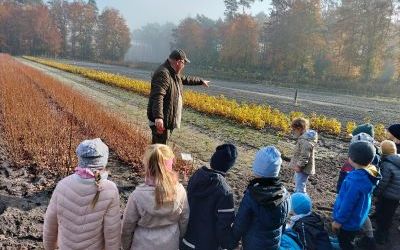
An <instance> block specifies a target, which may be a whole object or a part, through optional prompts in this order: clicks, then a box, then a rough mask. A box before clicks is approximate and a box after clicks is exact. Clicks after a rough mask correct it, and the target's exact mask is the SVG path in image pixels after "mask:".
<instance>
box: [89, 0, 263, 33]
mask: <svg viewBox="0 0 400 250" xmlns="http://www.w3.org/2000/svg"><path fill="white" fill-rule="evenodd" d="M97 5H98V7H99V10H100V11H102V10H103V8H104V7H113V8H115V9H118V10H119V11H120V12H121V13H122V15H123V16H124V18H125V19H126V20H127V22H128V25H129V28H130V29H131V30H133V29H138V28H140V27H142V26H144V25H145V24H147V23H154V22H158V23H160V24H163V23H165V22H167V21H169V22H173V23H175V24H177V23H179V21H180V20H182V19H184V18H186V17H195V16H196V14H203V15H205V16H207V17H209V18H211V19H218V18H220V17H221V18H223V17H224V10H225V5H224V1H223V0H169V1H168V0H97ZM261 11H264V12H265V13H269V11H270V0H264V1H263V2H259V1H257V2H256V3H254V4H253V6H252V8H251V9H250V10H248V11H247V12H248V13H250V14H254V15H255V14H257V13H259V12H261Z"/></svg>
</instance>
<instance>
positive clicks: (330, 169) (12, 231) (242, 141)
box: [0, 59, 397, 249]
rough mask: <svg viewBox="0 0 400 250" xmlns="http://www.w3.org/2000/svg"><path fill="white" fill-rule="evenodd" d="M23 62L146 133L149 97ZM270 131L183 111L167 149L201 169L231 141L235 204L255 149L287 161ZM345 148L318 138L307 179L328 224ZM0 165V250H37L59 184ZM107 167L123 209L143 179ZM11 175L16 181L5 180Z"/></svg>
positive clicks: (288, 146)
mask: <svg viewBox="0 0 400 250" xmlns="http://www.w3.org/2000/svg"><path fill="white" fill-rule="evenodd" d="M21 61H22V62H24V63H26V64H28V65H30V66H32V67H35V68H37V69H38V70H41V71H43V72H45V73H46V74H49V75H51V76H53V77H55V78H57V79H59V80H60V81H61V82H62V83H63V84H66V85H68V86H71V87H72V88H74V89H76V90H78V91H80V92H82V93H84V94H85V95H87V96H88V97H90V98H93V99H94V100H96V101H98V102H100V103H101V104H103V105H104V106H105V107H106V108H107V109H108V110H109V111H110V112H115V113H118V114H120V115H121V117H123V118H125V119H126V121H128V122H131V123H134V124H135V125H137V126H140V127H142V128H144V129H146V131H148V128H147V121H146V106H147V98H145V97H142V96H138V95H136V94H133V93H129V92H127V91H124V90H122V89H118V88H114V87H111V86H107V85H104V84H99V83H97V82H94V81H91V80H87V79H84V78H82V77H79V76H76V75H73V74H70V73H66V72H63V71H60V70H56V69H53V68H50V67H46V66H43V65H39V64H36V63H33V62H28V61H25V60H22V59H21ZM270 132H271V131H265V130H264V131H258V130H254V129H250V128H247V127H243V126H239V125H237V124H235V123H233V122H230V121H228V120H226V119H221V118H217V117H209V116H205V115H203V114H201V113H198V112H195V111H192V110H190V109H185V111H184V115H183V126H182V129H181V130H179V131H176V132H175V131H174V133H173V135H172V138H171V146H174V145H177V146H179V148H181V149H182V151H183V152H189V153H192V154H193V156H194V158H195V163H194V164H195V166H198V167H199V166H201V165H203V164H206V162H208V161H209V158H210V156H211V155H212V153H213V151H214V149H215V147H216V146H217V145H219V144H221V143H223V142H233V143H235V144H236V145H238V148H239V159H238V162H237V164H236V166H235V167H234V168H233V169H232V170H231V171H230V173H229V175H228V177H227V179H228V182H229V184H230V185H231V186H232V188H233V189H234V190H235V200H236V202H238V201H240V199H241V196H242V193H243V190H244V189H245V187H246V185H247V180H248V179H249V178H250V175H251V164H252V160H253V157H254V154H255V152H256V150H257V149H258V148H259V147H261V146H266V145H271V144H273V145H277V146H278V147H279V149H280V150H281V151H282V152H283V154H284V158H287V157H290V152H291V150H292V149H293V146H294V141H293V140H290V139H289V138H287V137H279V136H276V135H275V133H274V132H272V133H270ZM346 145H347V143H345V142H343V141H339V140H336V139H335V138H330V137H322V138H321V139H320V141H319V147H318V153H317V175H316V176H314V177H312V178H311V179H310V184H309V185H308V191H309V193H310V195H311V197H312V198H313V200H314V209H315V210H316V211H317V212H318V213H320V214H322V215H323V216H324V217H325V218H326V219H328V220H329V217H330V214H331V208H332V205H333V201H334V198H335V185H336V179H337V173H338V168H339V166H340V164H341V163H342V162H343V159H344V156H345V154H346V151H347V148H346ZM0 150H1V144H0ZM0 155H1V154H0ZM0 164H1V165H0V166H1V168H0V183H1V185H0V201H1V202H0V212H1V210H3V212H2V213H0V225H1V224H4V225H7V226H3V227H1V226H0V249H3V247H4V246H6V244H8V245H9V246H12V248H11V249H15V248H20V247H21V246H26V247H27V248H28V249H31V248H35V247H38V246H40V243H39V242H40V240H41V225H42V223H43V213H44V211H45V209H46V206H47V204H48V200H49V198H50V192H51V190H52V188H53V187H54V184H55V182H56V181H57V180H56V179H54V177H52V176H45V175H42V176H41V175H36V174H35V173H34V172H31V171H33V169H34V168H29V167H27V169H26V170H23V171H22V170H15V169H12V167H9V166H8V165H7V164H8V163H7V159H6V158H4V159H2V158H0ZM109 167H110V169H111V172H112V173H111V179H112V180H114V181H115V182H116V183H117V185H118V188H119V190H120V193H121V199H122V204H123V206H124V204H125V202H126V198H127V196H128V195H129V193H130V192H132V190H133V189H134V187H135V186H136V184H137V183H138V182H140V181H141V179H140V173H133V172H132V171H131V170H130V169H128V167H127V166H125V165H124V163H123V162H121V161H120V160H119V159H118V158H116V157H115V155H113V154H111V157H110V164H109ZM21 171H22V172H21ZM7 172H8V173H7ZM10 173H11V174H10ZM10 175H12V176H15V178H11V179H10V178H8V177H9V176H10ZM292 175H293V172H292V171H291V170H290V169H288V167H287V162H284V164H283V166H282V170H281V176H282V179H283V181H284V182H285V183H286V185H287V187H288V189H289V190H292V188H293V184H292V183H293V178H292ZM32 178H34V179H32ZM3 183H4V185H3ZM28 190H29V191H28ZM24 204H27V205H24ZM2 207H3V208H4V209H2ZM396 221H397V220H396ZM396 225H397V222H396ZM3 242H5V243H3ZM2 244H3V245H2ZM386 249H391V248H390V247H389V248H386ZM392 249H395V248H392Z"/></svg>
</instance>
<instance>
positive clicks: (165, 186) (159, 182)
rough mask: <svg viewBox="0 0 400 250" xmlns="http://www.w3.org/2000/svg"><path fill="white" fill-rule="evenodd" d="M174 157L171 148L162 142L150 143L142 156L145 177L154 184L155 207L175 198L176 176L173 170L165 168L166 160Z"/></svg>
mask: <svg viewBox="0 0 400 250" xmlns="http://www.w3.org/2000/svg"><path fill="white" fill-rule="evenodd" d="M174 157H175V155H174V152H172V150H171V148H170V147H168V146H166V145H163V144H153V145H150V146H149V147H148V148H147V150H146V152H145V154H144V157H143V163H144V166H145V170H146V178H150V179H152V181H153V182H154V186H155V199H156V208H160V207H161V206H163V205H164V204H166V203H170V202H173V201H174V200H175V199H176V184H177V183H178V178H177V175H176V173H175V172H173V171H170V170H168V169H167V168H166V166H165V164H166V161H168V160H171V159H173V158H174Z"/></svg>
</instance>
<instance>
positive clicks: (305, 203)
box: [291, 193, 312, 214]
mask: <svg viewBox="0 0 400 250" xmlns="http://www.w3.org/2000/svg"><path fill="white" fill-rule="evenodd" d="M291 199H292V211H293V212H294V213H295V214H308V213H309V212H311V208H312V201H311V198H310V196H308V195H307V194H305V193H294V194H292V195H291Z"/></svg>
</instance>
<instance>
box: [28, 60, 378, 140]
mask: <svg viewBox="0 0 400 250" xmlns="http://www.w3.org/2000/svg"><path fill="white" fill-rule="evenodd" d="M25 58H26V59H29V60H32V61H34V62H38V63H41V64H44V65H47V66H50V67H54V68H57V69H61V70H64V71H67V72H70V73H74V74H79V75H82V76H84V77H87V78H89V79H92V80H96V81H99V82H102V83H105V84H111V85H114V86H117V87H120V88H124V89H127V90H130V91H133V92H135V93H139V94H141V95H145V96H148V95H149V93H150V84H149V83H148V82H145V81H140V80H136V79H132V78H128V77H124V76H121V75H118V74H112V73H107V72H103V71H98V70H93V69H87V68H83V67H77V66H73V65H69V64H63V63H59V62H56V61H53V60H48V59H42V58H35V57H25ZM183 97H184V103H185V105H186V106H188V107H190V108H192V109H194V110H197V111H200V112H204V113H207V114H212V115H218V116H222V117H226V118H229V119H231V120H234V121H237V122H239V123H240V124H243V125H248V126H251V127H253V128H256V129H263V128H273V129H276V130H278V131H279V132H282V133H287V132H289V131H290V123H291V120H292V119H293V118H296V117H299V116H303V117H307V116H305V115H304V114H303V113H300V112H291V113H290V114H285V113H283V112H281V111H280V110H278V109H275V108H272V107H271V106H268V105H258V104H249V103H238V102H237V101H236V100H233V99H228V98H226V97H224V96H210V95H207V94H202V93H198V92H195V91H191V90H185V91H184V96H183ZM307 118H308V119H309V120H310V126H311V128H313V129H315V130H317V131H319V132H324V133H327V134H330V135H334V136H339V135H340V134H341V133H343V134H346V135H347V134H349V133H350V132H351V131H352V129H354V128H355V126H356V123H355V122H348V123H347V124H346V125H345V131H343V126H342V124H341V122H340V121H339V120H338V119H336V118H330V117H326V116H324V115H317V114H311V115H310V116H309V117H307ZM384 130H385V129H384V126H383V125H382V124H377V125H376V135H377V139H381V138H384Z"/></svg>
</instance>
